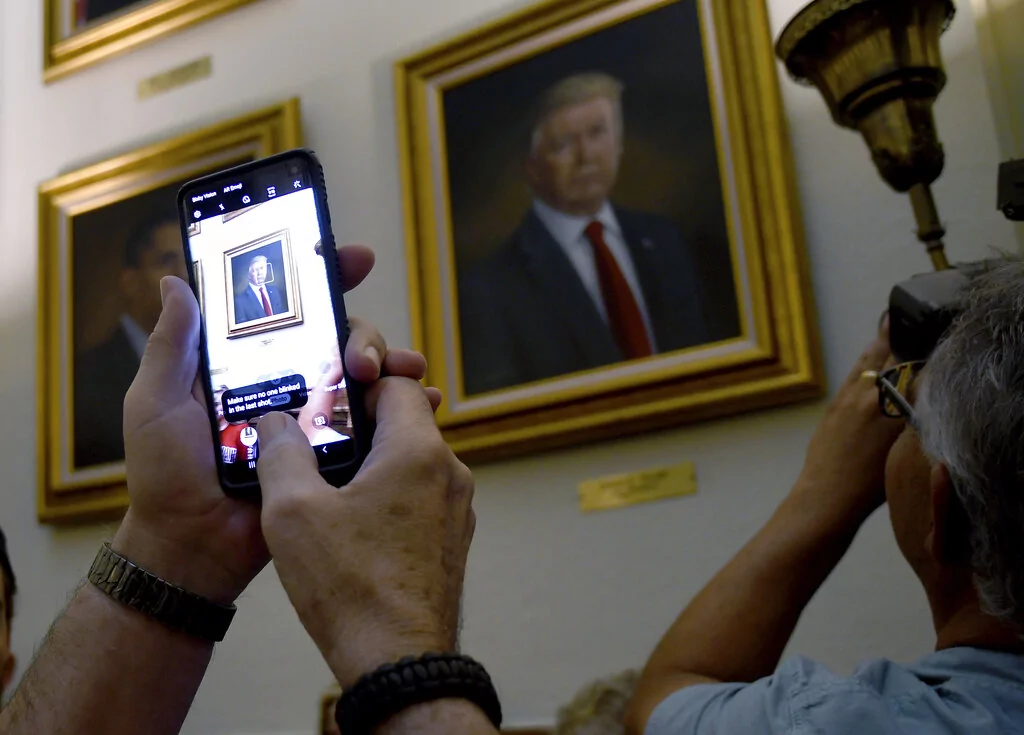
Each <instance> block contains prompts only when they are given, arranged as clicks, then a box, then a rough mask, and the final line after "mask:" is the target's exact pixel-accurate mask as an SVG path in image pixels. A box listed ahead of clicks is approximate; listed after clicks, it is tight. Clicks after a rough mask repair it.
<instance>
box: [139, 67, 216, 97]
mask: <svg viewBox="0 0 1024 735" xmlns="http://www.w3.org/2000/svg"><path fill="white" fill-rule="evenodd" d="M212 73H213V58H212V57H210V56H204V57H203V58H201V59H196V60H195V61H190V62H188V63H187V64H182V65H181V66H177V67H175V68H173V69H169V70H168V71H164V72H160V73H159V74H156V75H154V76H151V77H150V78H149V79H143V80H142V81H141V82H139V99H140V100H144V99H148V98H150V97H155V96H156V95H158V94H163V93H164V92H170V91H171V90H172V89H177V88H178V87H184V86H185V85H186V84H191V83H192V82H198V81H199V80H200V79H206V78H207V77H208V76H210V75H211V74H212Z"/></svg>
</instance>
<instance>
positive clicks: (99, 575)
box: [89, 543, 235, 642]
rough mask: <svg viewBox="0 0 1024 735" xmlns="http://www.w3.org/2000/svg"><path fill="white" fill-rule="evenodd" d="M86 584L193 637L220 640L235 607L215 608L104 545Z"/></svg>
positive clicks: (197, 596) (221, 606)
mask: <svg viewBox="0 0 1024 735" xmlns="http://www.w3.org/2000/svg"><path fill="white" fill-rule="evenodd" d="M89 581H90V582H92V583H93V584H94V585H96V586H97V587H98V588H99V589H101V590H102V591H103V592H105V593H106V594H107V595H109V596H110V597H112V598H113V599H115V600H117V601H118V602H120V603H121V604H123V605H127V606H128V607H130V608H132V609H134V610H138V611H139V612H140V613H142V614H143V615H146V616H148V617H150V618H153V619H154V620H156V621H158V622H160V623H163V624H164V625H166V626H167V627H169V628H173V629H175V630H180V631H182V632H184V633H188V634H189V635H191V636H195V637H196V638H202V639H204V640H208V641H214V642H217V641H222V640H224V634H225V633H227V631H228V626H230V625H231V619H232V618H233V617H234V616H235V606H234V605H230V606H227V607H225V606H224V605H218V604H217V603H215V602H211V601H210V600H207V599H206V598H205V597H200V596H199V595H195V594H192V593H191V592H189V591H188V590H184V589H182V588H181V587H178V586H177V585H173V584H171V583H170V582H168V581H166V580H163V579H161V578H160V577H158V576H156V575H155V574H151V573H150V572H147V571H146V570H145V569H143V568H141V567H139V566H138V565H137V564H134V563H133V562H131V561H129V560H128V559H125V558H124V557H123V556H121V555H120V554H118V553H117V552H116V551H114V550H113V549H111V548H110V544H107V543H105V544H103V546H102V548H100V551H99V553H98V554H96V559H95V560H93V563H92V568H91V569H90V570H89Z"/></svg>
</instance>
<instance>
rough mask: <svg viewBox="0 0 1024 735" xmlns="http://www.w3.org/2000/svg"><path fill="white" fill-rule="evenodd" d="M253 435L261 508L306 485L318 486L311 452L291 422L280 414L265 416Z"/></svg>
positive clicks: (299, 431) (306, 441)
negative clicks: (256, 439) (257, 452)
mask: <svg viewBox="0 0 1024 735" xmlns="http://www.w3.org/2000/svg"><path fill="white" fill-rule="evenodd" d="M256 431H257V432H258V435H259V442H260V445H259V446H260V456H259V461H258V462H257V463H256V472H257V474H258V475H259V478H260V488H261V489H262V492H263V504H264V507H266V506H267V504H268V503H272V502H274V501H275V500H280V499H283V498H284V497H286V496H287V495H288V494H289V493H291V492H293V491H295V490H297V489H301V488H302V487H303V486H304V485H306V484H307V483H315V482H322V480H321V479H320V472H319V470H318V469H317V464H316V456H315V455H314V454H313V448H312V447H311V446H310V445H309V439H307V438H306V435H305V434H304V433H303V432H302V429H300V428H299V425H298V424H297V423H296V422H295V419H293V418H292V417H291V416H288V415H287V414H283V413H268V414H267V415H266V416H264V417H263V418H262V419H260V422H259V425H258V426H257V428H256Z"/></svg>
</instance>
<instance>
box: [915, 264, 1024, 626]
mask: <svg viewBox="0 0 1024 735" xmlns="http://www.w3.org/2000/svg"><path fill="white" fill-rule="evenodd" d="M959 301H960V303H959V304H958V308H959V311H960V316H959V317H958V318H957V319H956V321H955V322H954V324H953V326H952V327H951V328H950V330H949V332H948V333H947V335H946V336H945V338H944V339H943V340H942V341H941V342H940V343H939V345H938V347H937V348H936V349H935V352H934V354H933V355H932V356H931V358H930V359H929V361H928V364H927V366H926V367H925V369H924V371H923V372H922V373H921V384H920V388H919V390H918V395H917V401H916V405H915V410H916V412H917V413H918V415H919V421H920V425H921V440H922V444H923V446H924V449H925V451H926V453H928V454H929V455H930V456H931V458H932V459H933V460H936V461H941V462H943V463H944V464H945V465H946V466H947V467H948V469H949V474H950V477H951V479H952V482H953V486H954V488H955V492H956V495H957V497H958V499H959V501H960V503H961V504H962V505H963V508H964V511H965V512H966V516H967V521H968V524H969V529H970V530H969V539H970V544H971V566H972V568H973V570H974V586H975V588H976V589H977V592H978V597H979V600H980V602H981V605H982V609H983V610H984V611H985V612H986V613H988V614H989V615H991V616H993V617H995V618H998V619H999V620H1002V621H1004V622H1006V623H1010V624H1012V625H1013V626H1015V627H1016V628H1017V629H1018V630H1022V631H1024V261H1022V260H1020V259H1019V258H1005V259H1002V260H1000V261H998V262H997V263H996V264H993V265H992V266H991V267H990V268H989V269H987V270H986V271H985V272H984V273H982V274H981V275H978V276H976V277H975V278H973V279H972V281H971V283H970V284H969V285H968V286H966V287H965V288H964V290H963V292H962V293H961V294H960V296H959Z"/></svg>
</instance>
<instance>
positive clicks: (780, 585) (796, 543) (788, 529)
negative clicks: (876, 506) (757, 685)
mask: <svg viewBox="0 0 1024 735" xmlns="http://www.w3.org/2000/svg"><path fill="white" fill-rule="evenodd" d="M819 497H821V496H820V493H815V492H806V493H804V492H799V489H795V490H794V492H793V493H792V494H791V495H790V496H789V497H788V498H787V499H786V500H785V501H783V503H782V504H781V505H780V506H779V508H778V509H777V510H776V512H775V513H774V515H773V516H772V518H771V519H770V520H769V521H768V523H767V524H766V525H765V527H764V528H763V529H762V530H761V531H760V532H759V533H758V534H757V535H756V536H755V537H754V538H753V539H752V540H751V541H750V542H749V543H747V545H746V546H745V547H744V548H743V549H742V550H741V551H740V552H739V554H737V555H736V556H735V557H734V558H733V560H732V561H731V562H729V564H728V565H727V566H726V567H725V568H724V569H722V570H721V571H720V572H719V573H718V574H717V575H716V576H715V577H714V578H713V579H712V580H711V582H710V583H708V585H707V586H706V587H705V588H704V589H703V590H702V591H701V592H700V594H698V595H697V597H696V598H695V599H694V600H693V601H692V602H691V603H690V604H689V605H688V606H687V607H686V609H685V610H683V612H682V614H680V616H679V617H678V618H677V620H676V621H675V623H674V624H673V625H672V627H671V628H670V629H669V630H668V632H667V633H666V634H665V636H664V637H663V638H662V640H661V642H660V643H659V644H658V646H657V647H656V649H655V651H654V653H653V654H652V655H651V658H650V660H649V661H648V663H647V666H646V668H645V670H644V674H643V677H642V679H641V682H640V684H639V686H638V688H637V692H636V694H635V696H634V699H633V702H632V704H631V708H630V710H631V711H630V720H631V725H632V726H633V727H632V729H633V731H634V732H640V731H641V730H642V728H643V726H644V724H645V723H646V721H647V718H648V717H649V716H650V714H651V712H653V710H654V708H655V707H657V705H658V704H659V703H660V702H661V701H662V700H663V699H664V698H665V697H667V696H668V695H669V694H671V693H672V692H674V691H676V690H677V689H681V688H683V687H685V686H689V685H692V684H698V683H704V682H708V681H729V682H750V681H755V680H757V679H760V678H762V677H764V676H767V675H769V674H770V673H771V672H772V671H774V669H775V667H776V666H777V665H778V662H779V658H780V657H781V655H782V651H783V650H784V649H785V647H786V644H787V643H788V641H789V638H790V636H791V635H792V633H793V629H794V628H795V627H796V624H797V621H798V620H799V618H800V615H801V613H802V612H803V610H804V608H805V607H806V606H807V603H808V602H810V600H811V598H812V597H813V596H814V594H815V592H816V591H817V590H818V588H819V587H820V586H821V584H822V583H823V582H824V581H825V579H826V578H827V577H828V575H829V574H830V573H831V572H832V570H833V569H834V568H835V566H836V564H838V563H839V560H840V559H841V558H842V557H843V554H845V553H846V550H847V549H848V548H849V545H850V543H851V542H852V540H853V537H854V535H855V534H856V531H857V528H858V527H859V525H860V524H859V521H858V522H851V520H850V519H849V517H848V516H844V515H841V514H838V515H837V514H833V517H831V518H830V517H828V516H827V514H828V511H824V510H823V509H822V508H821V507H819V504H818V503H817V500H816V499H817V498H819Z"/></svg>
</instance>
